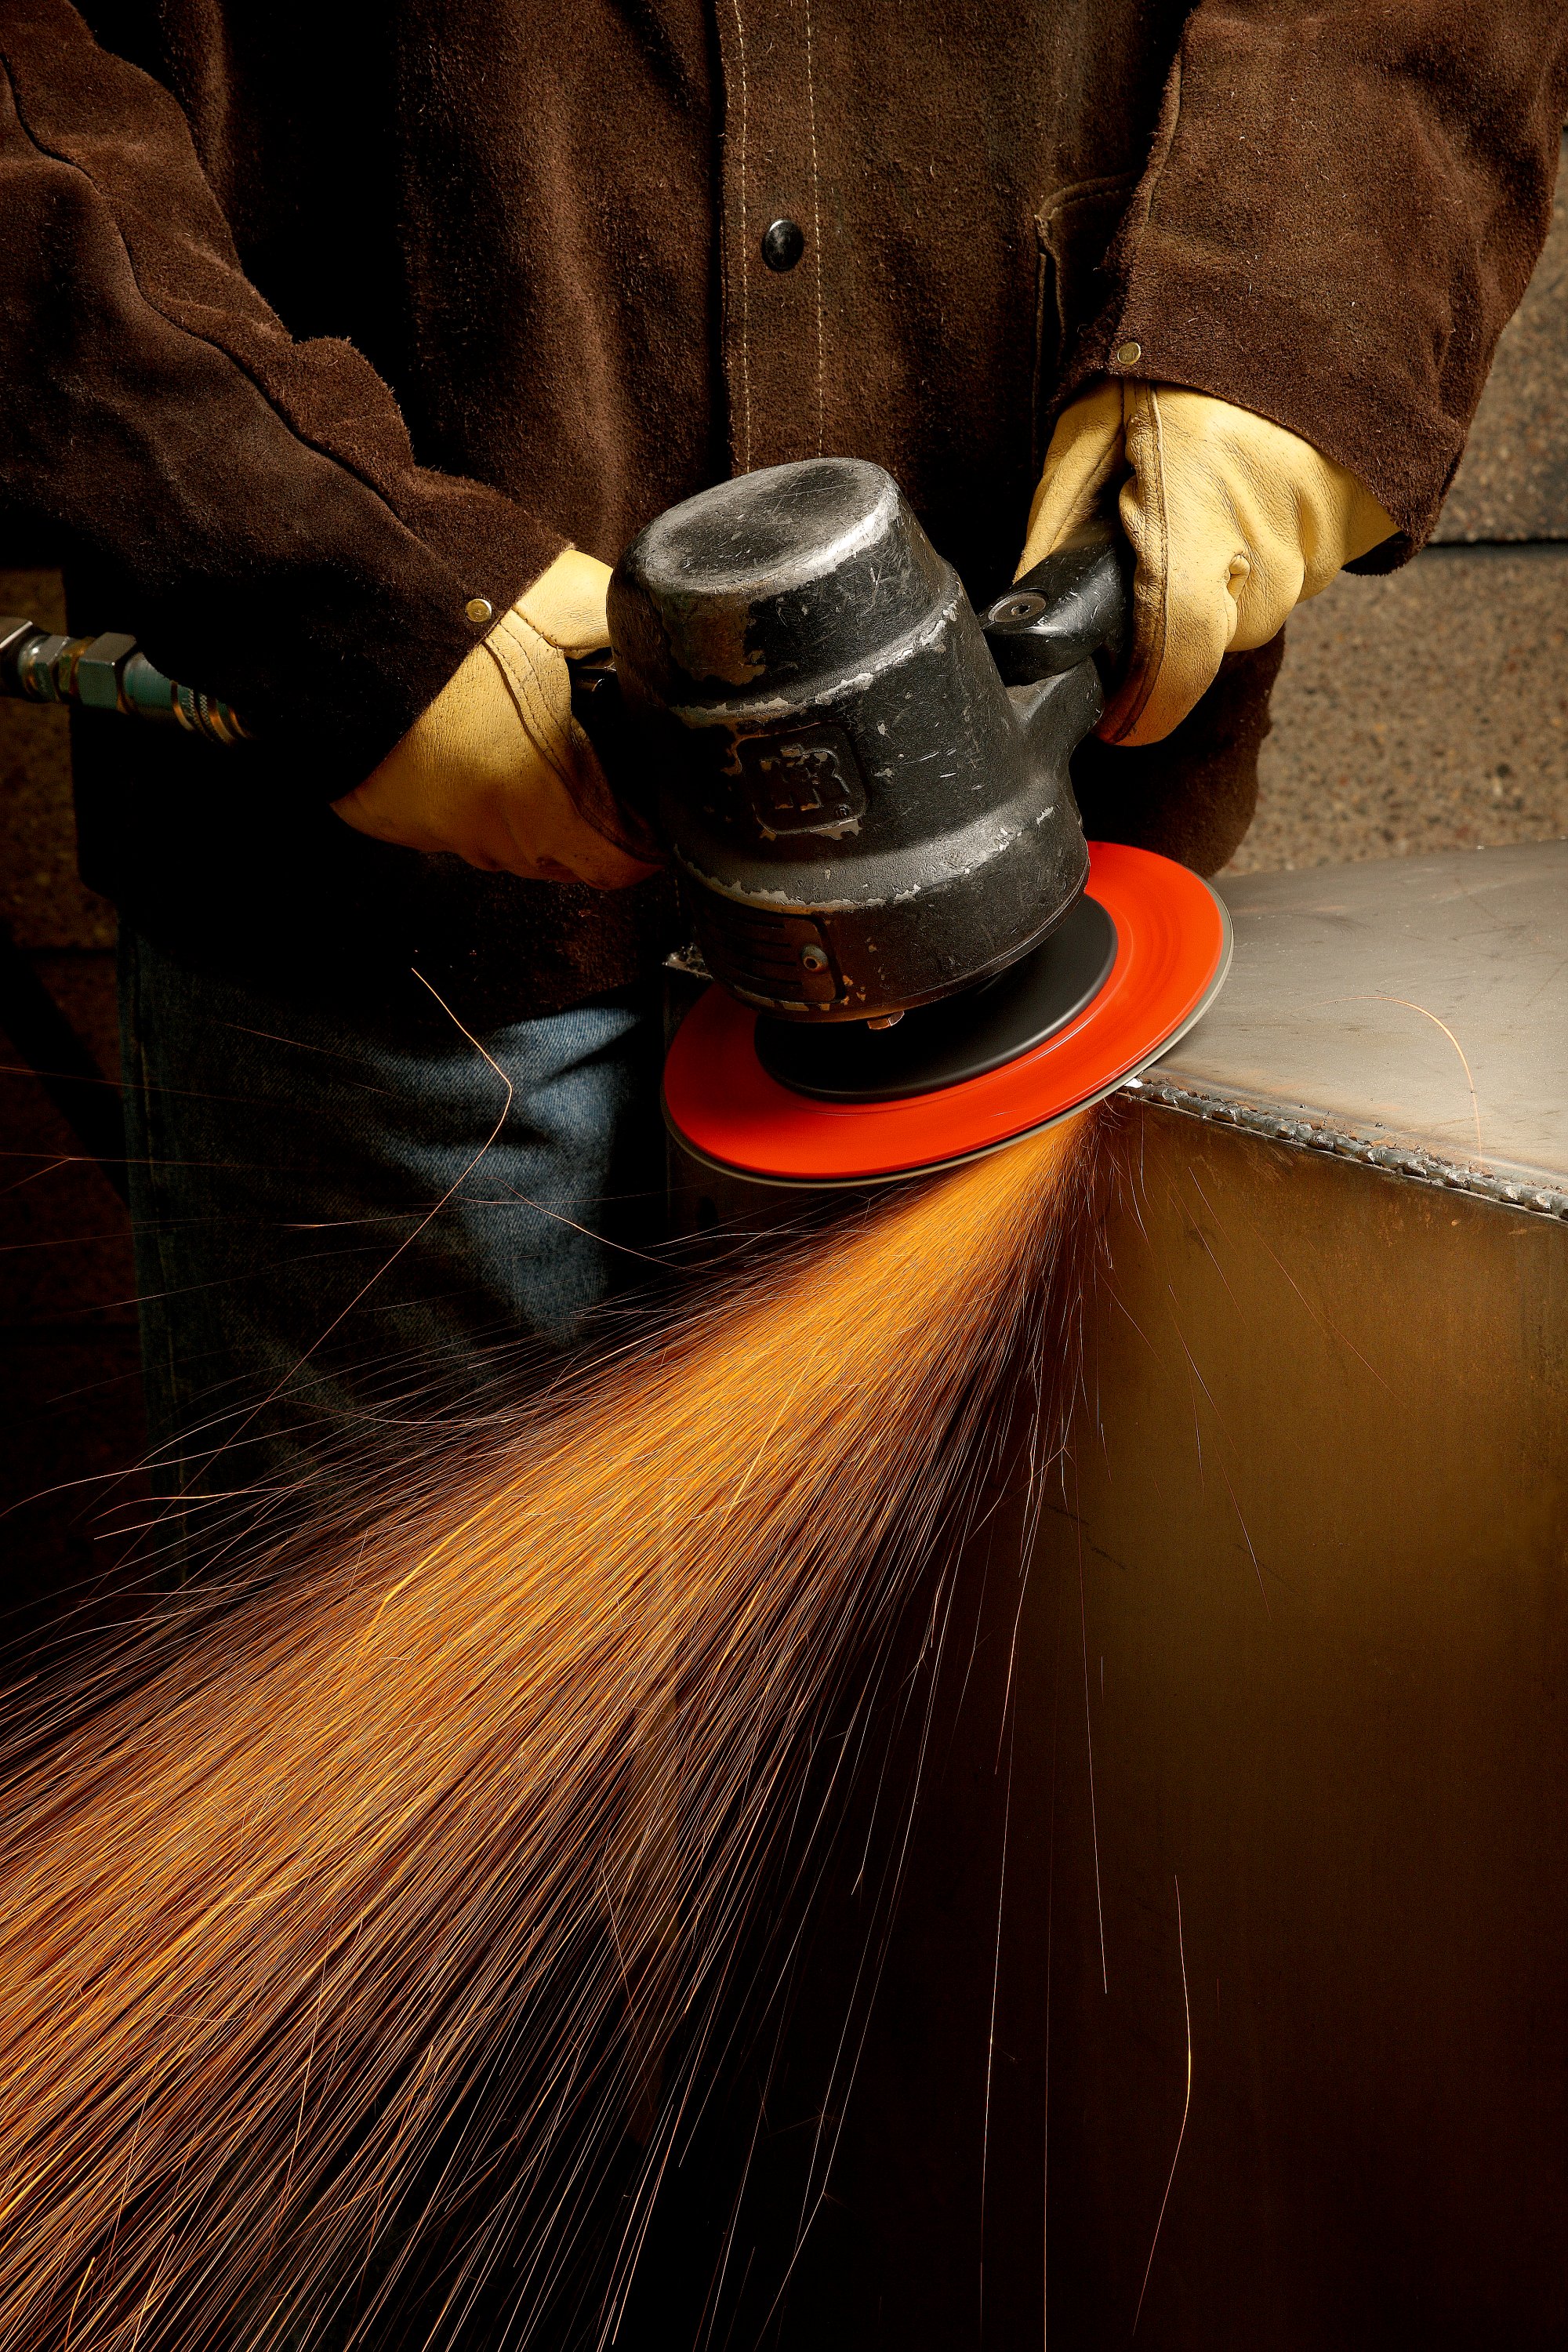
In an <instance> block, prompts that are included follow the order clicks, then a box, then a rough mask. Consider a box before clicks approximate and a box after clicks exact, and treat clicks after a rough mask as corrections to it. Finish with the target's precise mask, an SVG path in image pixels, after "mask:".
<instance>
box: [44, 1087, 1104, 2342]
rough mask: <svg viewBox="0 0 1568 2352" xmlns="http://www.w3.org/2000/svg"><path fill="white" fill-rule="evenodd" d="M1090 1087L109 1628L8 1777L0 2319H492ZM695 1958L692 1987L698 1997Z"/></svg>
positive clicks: (1037, 1276)
mask: <svg viewBox="0 0 1568 2352" xmlns="http://www.w3.org/2000/svg"><path fill="white" fill-rule="evenodd" d="M1087 1131H1088V1130H1087V1129H1086V1128H1085V1126H1084V1125H1083V1123H1081V1122H1080V1123H1079V1126H1078V1127H1077V1128H1076V1129H1069V1128H1060V1129H1055V1130H1053V1131H1052V1132H1051V1133H1049V1134H1047V1135H1045V1136H1042V1137H1039V1138H1037V1139H1033V1140H1031V1141H1029V1142H1026V1143H1024V1144H1021V1145H1016V1146H1015V1147H1014V1148H1013V1149H1012V1150H1008V1151H1006V1152H1004V1153H1002V1154H1001V1155H999V1156H998V1157H996V1158H994V1159H991V1160H984V1161H982V1162H979V1163H978V1164H976V1165H973V1166H971V1167H966V1168H962V1169H958V1170H955V1171H952V1172H951V1173H949V1174H948V1175H946V1176H944V1177H942V1178H940V1179H938V1180H936V1181H932V1182H931V1183H930V1184H927V1185H925V1186H923V1187H920V1188H914V1189H907V1190H904V1191H901V1192H895V1193H892V1194H890V1195H889V1196H888V1197H887V1198H885V1199H883V1200H881V1201H879V1202H878V1204H877V1205H876V1206H875V1207H874V1208H873V1209H871V1210H870V1211H864V1210H862V1211H858V1212H856V1213H854V1214H853V1215H852V1216H851V1217H850V1218H848V1219H847V1220H846V1221H845V1222H842V1223H839V1224H837V1226H835V1227H833V1228H832V1229H830V1230H829V1231H827V1232H826V1233H825V1234H818V1235H817V1236H816V1237H815V1238H813V1239H811V1240H808V1241H805V1242H796V1243H795V1244H791V1245H789V1246H787V1247H786V1248H785V1250H784V1252H783V1253H782V1255H780V1256H779V1257H777V1258H776V1259H775V1260H774V1261H773V1263H772V1264H771V1265H770V1267H769V1269H768V1270H767V1271H765V1272H763V1273H758V1272H755V1271H753V1272H752V1273H750V1274H748V1275H746V1276H742V1277H737V1278H731V1281H730V1282H729V1284H728V1285H727V1286H726V1287H725V1288H724V1289H723V1290H722V1291H721V1292H720V1293H719V1294H718V1295H717V1296H716V1297H714V1296H710V1297H709V1298H708V1300H707V1302H706V1303H705V1304H704V1305H703V1307H701V1309H700V1311H699V1312H696V1313H693V1314H690V1315H689V1316H688V1317H687V1318H686V1319H685V1320H684V1321H683V1322H680V1323H679V1324H678V1325H677V1326H676V1327H675V1328H665V1329H663V1330H662V1331H660V1332H658V1333H655V1334H652V1335H649V1336H647V1338H645V1339H641V1340H639V1341H638V1342H637V1344H636V1346H635V1347H633V1348H631V1349H623V1350H621V1351H620V1352H619V1353H618V1354H616V1356H614V1357H612V1358H611V1359H610V1360H607V1361H605V1362H603V1363H601V1364H600V1365H599V1366H598V1368H597V1370H595V1373H594V1375H593V1377H592V1379H591V1380H588V1381H584V1383H583V1384H582V1385H581V1386H580V1387H578V1388H577V1389H576V1390H575V1391H574V1392H572V1393H570V1394H568V1395H566V1396H565V1397H560V1396H558V1397H556V1398H554V1399H553V1400H551V1401H550V1402H548V1403H547V1404H546V1405H544V1406H543V1407H538V1408H535V1409H533V1410H531V1411H528V1410H524V1411H523V1412H521V1415H520V1418H519V1420H518V1422H517V1423H516V1425H515V1428H514V1430H513V1431H512V1432H511V1433H509V1434H508V1435H506V1436H505V1437H504V1438H500V1437H498V1438H495V1439H494V1440H493V1441H492V1442H491V1444H490V1445H489V1449H488V1452H487V1454H486V1456H485V1458H484V1459H483V1461H482V1462H480V1463H478V1464H476V1462H475V1461H474V1459H472V1458H471V1457H463V1456H455V1457H448V1458H447V1460H446V1462H445V1463H444V1465H440V1466H439V1467H438V1468H437V1470H436V1471H434V1472H433V1471H432V1470H431V1469H430V1468H429V1466H428V1465H426V1466H425V1468H423V1469H422V1470H421V1469H419V1468H417V1467H412V1468H411V1470H410V1478H411V1480H417V1481H418V1483H417V1484H416V1486H414V1487H413V1489H412V1497H411V1499H409V1500H408V1501H406V1502H405V1505H404V1507H401V1508H389V1509H387V1510H386V1511H385V1512H384V1515H383V1517H381V1519H380V1521H379V1523H378V1524H377V1525H376V1526H375V1527H374V1528H373V1529H372V1531H371V1533H370V1534H369V1535H368V1537H364V1538H362V1539H361V1540H359V1541H358V1542H356V1543H354V1544H343V1545H342V1546H341V1547H340V1549H339V1551H338V1554H337V1556H336V1557H334V1556H333V1555H332V1554H331V1552H330V1551H329V1555H328V1558H327V1559H326V1560H325V1562H324V1563H323V1562H318V1563H317V1564H316V1565H315V1567H314V1568H313V1570H312V1571H311V1574H310V1577H309V1578H306V1579H292V1580H289V1582H288V1583H287V1584H286V1585H285V1584H282V1583H279V1584H275V1585H273V1586H270V1587H263V1588H258V1589H256V1590H254V1591H251V1592H250V1593H249V1594H248V1596H247V1597H244V1598H241V1599H240V1600H238V1601H236V1602H234V1603H233V1604H232V1605H231V1606H229V1607H227V1608H226V1609H224V1610H222V1611H220V1612H217V1613H216V1614H214V1615H212V1616H210V1617H209V1618H208V1619H207V1620H205V1621H197V1622H195V1624H194V1625H188V1626H187V1627H186V1628H185V1629H184V1637H183V1639H182V1640H181V1642H180V1643H178V1645H174V1644H168V1645H167V1647H166V1651H165V1652H164V1653H163V1654H156V1653H152V1652H148V1651H146V1650H143V1651H142V1652H140V1653H139V1652H138V1651H137V1650H136V1649H135V1648H134V1646H133V1647H132V1651H131V1652H130V1654H129V1655H128V1656H126V1657H122V1658H121V1659H120V1660H119V1661H118V1662H117V1664H116V1666H115V1670H114V1671H115V1673H116V1674H117V1675H118V1676H119V1681H118V1684H117V1685H116V1688H117V1693H118V1695H117V1696H112V1697H111V1698H109V1699H104V1700H102V1701H100V1704H98V1705H97V1706H96V1707H95V1708H94V1710H93V1711H92V1712H90V1713H89V1714H86V1715H81V1716H79V1717H78V1719H76V1720H74V1721H73V1722H70V1723H66V1722H65V1721H64V1719H63V1718H62V1717H58V1716H57V1717H56V1721H55V1728H54V1730H53V1733H52V1735H51V1737H50V1738H49V1740H48V1741H47V1742H46V1743H45V1744H44V1746H43V1748H42V1749H41V1750H40V1746H39V1742H38V1735H37V1722H38V1720H39V1717H38V1714H37V1709H35V1710H34V1714H33V1717H32V1718H31V1719H32V1721H33V1724H34V1730H33V1732H32V1734H31V1735H30V1738H31V1746H30V1748H29V1750H28V1753H27V1755H26V1759H20V1758H19V1757H18V1756H17V1755H16V1753H15V1752H14V1754H13V1760H12V1764H11V1767H10V1771H9V1776H8V1780H7V1783H6V1785H5V1789H4V1791H3V1801H0V1836H3V1839H4V1853H5V1890H6V1900H5V1916H4V1922H3V1925H0V2182H3V2189H0V2344H4V2346H5V2347H7V2352H13V2347H16V2348H17V2352H20V2348H21V2347H45V2346H50V2347H55V2346H66V2345H68V2346H69V2347H72V2352H132V2347H146V2352H173V2347H175V2346H176V2345H178V2346H181V2347H190V2346H192V2345H207V2344H213V2345H220V2344H221V2345H222V2346H224V2347H227V2352H238V2347H262V2346H271V2345H283V2344H285V2343H287V2344H288V2345H289V2346H290V2347H299V2346H300V2345H308V2344H317V2343H329V2342H331V2343H336V2344H341V2343H342V2342H344V2341H351V2340H358V2339H361V2338H363V2337H366V2336H373V2337H374V2339H375V2340H376V2341H377V2342H378V2343H380V2342H385V2341H386V2340H388V2337H389V2336H390V2335H392V2334H395V2333H396V2332H398V2326H399V2318H398V2315H399V2313H400V2311H401V2310H402V2309H404V2308H405V2301H406V2297H407V2295H408V2294H409V2292H410V2282H411V2280H412V2279H413V2277H414V2276H415V2274H416V2270H417V2268H418V2264H419V2263H420V2260H421V2252H422V2250H423V2251H424V2252H426V2253H427V2252H428V2250H429V2249H430V2247H431V2246H432V2245H435V2244H438V2245H439V2246H440V2248H441V2250H442V2252H441V2259H440V2263H439V2265H438V2272H439V2291H438V2294H437V2301H436V2303H435V2305H431V2304H430V2303H429V2300H428V2294H429V2290H428V2286H427V2284H426V2286H425V2287H424V2288H423V2289H422V2296H423V2298H424V2299H423V2300H422V2302H421V2306H420V2307H421V2310H422V2313H423V2316H422V2317H421V2320H420V2322H419V2334H420V2336H421V2339H422V2340H425V2341H429V2340H432V2339H438V2340H451V2339H453V2338H455V2337H456V2336H458V2333H459V2331H460V2329H461V2327H462V2326H463V2323H464V2320H465V2316H466V2315H470V2314H472V2313H474V2312H475V2311H476V2310H477V2309H478V2308H479V2304H480V2299H481V2298H482V2297H483V2296H484V2295H485V2294H493V2293H494V2291H495V2287H496V2282H497V2280H498V2279H500V2278H503V2277H504V2281H505V2294H506V2299H507V2304H508V2308H509V2312H510V2316H511V2319H512V2322H513V2325H514V2326H515V2328H516V2331H517V2334H516V2336H514V2337H513V2340H518V2338H520V2337H522V2336H526V2335H527V2333H528V2326H529V2321H530V2317H531V2315H536V2314H537V2312H538V2311H539V2310H540V2309H541V2308H542V2307H543V2305H545V2304H546V2302H547V2301H548V2299H549V2297H550V2294H551V2293H552V2290H553V2289H554V2288H555V2286H556V2285H557V2284H558V2282H559V2280H560V2278H561V2277H562V2275H563V2265H564V2264H566V2263H569V2261H570V2259H571V2255H572V2246H573V2240H574V2233H576V2232H577V2231H578V2230H579V2228H580V2222H581V2216H582V2214H583V2213H584V2211H585V2210H586V2209H587V2206H588V2204H589V2202H590V2201H591V2197H592V2193H593V2185H594V2183H595V2180H596V2179H601V2178H602V2177H603V2175H604V2170H605V2166H606V2165H607V2164H608V2162H609V2161H610V2159H611V2157H612V2155H613V2153H614V2151H615V2150H616V2147H619V2146H620V2145H621V2144H622V2141H623V2135H624V2130H625V2126H626V2117H627V2115H628V2112H633V2111H635V2110H636V2108H637V2103H638V2100H639V2097H641V2098H643V2099H644V2100H645V2101H646V2100H647V2095H648V2086H649V2084H650V2083H651V2082H653V2081H655V2080H656V2079H657V2074H658V2053H660V2051H661V2050H662V2049H663V2048H664V2047H665V2045H666V2044H667V2043H668V2038H669V2036H670V2034H671V2032H674V2031H675V2030H676V2028H677V2027H678V2026H679V2025H681V2024H682V2021H683V2020H684V2027H683V2035H684V2040H685V2043H686V2046H687V2047H688V2049H689V2051H690V2052H692V2053H696V2054H695V2055H694V2056H692V2057H691V2059H690V2061H689V2069H688V2073H687V2076H686V2088H685V2091H684V2093H682V2092H681V2091H680V2088H679V2084H673V2085H671V2086H667V2088H666V2090H665V2093H664V2095H663V2098H662V2100H661V2101H659V2102H658V2103H657V2104H656V2105H654V2106H653V2108H652V2110H651V2112H650V2115H649V2117H648V2119H647V2123H646V2125H645V2129H646V2131H647V2134H648V2146H647V2157H646V2161H645V2167H644V2172H643V2186H642V2189H641V2190H640V2192H639V2193H638V2195H637V2196H635V2197H634V2198H633V2199H632V2200H631V2201H630V2205H629V2208H625V2209H623V2211H625V2210H630V2212H631V2215H632V2219H631V2222H630V2224H629V2225H628V2227H627V2229H626V2239H625V2244H624V2248H623V2252H622V2256H621V2259H620V2263H619V2267H618V2272H617V2275H616V2280H615V2282H613V2284H612V2286H611V2288H610V2289H609V2290H608V2296H609V2299H608V2302H607V2303H606V2304H605V2306H604V2316H603V2319H602V2322H601V2325H602V2326H603V2327H604V2328H605V2330H608V2329H609V2328H610V2326H612V2325H613V2321H614V2315H615V2308H616V2296H617V2294H620V2293H621V2292H622V2291H623V2290H624V2288H625V2284H626V2276H627V2273H628V2271H629V2268H630V2265H631V2263H632V2262H633V2260H634V2258H635V2252H636V2248H637V2242H638V2231H639V2229H640V2227H641V2226H642V2222H643V2221H644V2220H645V2219H646V2212H647V2203H648V2200H649V2197H650V2196H651V2193H652V2186H653V2184H654V2183H655V2182H656V2181H657V2179H658V2172H659V2168H660V2165H661V2164H662V2163H663V2161H664V2160H665V2159H666V2157H667V2156H668V2149H669V2147H670V2146H671V2145H672V2135H674V2134H676V2133H677V2132H678V2131H679V2127H680V2126H679V2117H680V2115H681V2112H682V2104H683V2098H684V2100H685V2102H686V2104H687V2105H688V2106H689V2103H690V2097H691V2084H692V2082H693V2080H694V2079H695V2076H696V2070H697V2069H698V2068H699V2066H700V2057H701V2050H702V2035H701V2032H696V2033H693V2032H692V2031H691V2028H692V2021H693V2018H694V2017H700V2015H701V2014H710V2013H711V2003H712V2001H713V2000H714V1998H715V1990H714V1989H715V1987H716V1986H717V1985H718V1984H719V1983H720V1982H721V1979H722V1976H723V1970H724V1965H725V1959H726V1956H727V1955H728V1954H729V1953H730V1952H731V1951H732V1949H733V1947H734V1943H735V1937H736V1934H737V1929H738V1926H739V1925H740V1924H741V1923H742V1921H743V1919H744V1917H745V1915H746V1907H747V1900H748V1895H749V1893H751V1892H752V1891H753V1890H754V1889H755V1887H756V1886H757V1884H758V1874H759V1872H760V1870H761V1869H762V1867H763V1860H764V1858H765V1856H766V1855H767V1853H768V1852H769V1849H770V1841H773V1842H774V1843H776V1840H777V1836H778V1834H779V1832H780V1827H781V1824H782V1825H784V1828H785V1830H786V1831H787V1830H788V1827H789V1824H790V1818H791V1809H792V1803H793V1802H794V1801H795V1800H796V1799H797V1798H798V1794H799V1790H800V1786H801V1778H802V1772H803V1769H804V1766H803V1759H804V1758H805V1757H806V1756H807V1755H808V1754H809V1751H810V1748H811V1746H812V1735H813V1731H814V1728H816V1727H820V1725H821V1723H822V1722H823V1720H824V1716H825V1710H826V1708H827V1707H828V1706H830V1705H831V1704H833V1703H834V1702H835V1701H837V1700H839V1699H842V1698H843V1697H844V1696H845V1695H846V1691H847V1689H848V1693H849V1696H850V1697H851V1698H853V1696H854V1687H858V1685H853V1686H851V1685H852V1683H853V1677H854V1676H858V1675H862V1674H863V1673H864V1671H865V1654H866V1649H867V1643H868V1637H869V1638H871V1639H873V1640H874V1638H875V1636H876V1633H877V1629H878V1628H879V1627H886V1626H887V1625H888V1624H889V1623H891V1622H896V1620H897V1617H898V1612H899V1611H900V1604H903V1603H906V1602H908V1601H909V1600H910V1597H911V1596H912V1595H914V1594H916V1593H917V1592H920V1591H925V1592H926V1593H928V1595H929V1591H930V1578H931V1575H932V1573H938V1574H940V1573H942V1561H943V1560H946V1559H951V1557H952V1553H953V1552H954V1551H955V1549H956V1544H957V1534H958V1532H959V1531H961V1528H962V1522H963V1517H964V1514H965V1512H966V1511H968V1510H973V1507H974V1503H975V1498H976V1496H978V1495H979V1493H980V1491H981V1488H982V1486H983V1485H984V1477H985V1475H986V1472H987V1470H988V1468H990V1467H991V1466H993V1464H994V1454H995V1450H996V1446H997V1444H998V1443H999V1441H998V1439H997V1435H996V1431H997V1427H998V1388H999V1385H1000V1384H1002V1383H1005V1387H1006V1390H1007V1391H1008V1393H1009V1394H1011V1393H1013V1392H1014V1391H1015V1390H1016V1386H1017V1382H1018V1380H1019V1376H1020V1368H1021V1367H1022V1368H1023V1370H1024V1372H1025V1374H1026V1385H1027V1375H1028V1374H1029V1371H1030V1367H1031V1365H1033V1369H1034V1370H1035V1371H1036V1372H1038V1370H1040V1366H1041V1364H1042V1363H1044V1364H1045V1366H1046V1368H1047V1370H1048V1368H1049V1363H1050V1361H1051V1360H1054V1359H1055V1357H1056V1356H1057V1354H1058V1352H1059V1332H1058V1327H1057V1326H1056V1325H1055V1324H1054V1323H1052V1322H1051V1320H1050V1318H1048V1317H1047V1315H1046V1313H1045V1309H1044V1304H1043V1302H1044V1301H1045V1300H1046V1299H1047V1297H1048V1296H1049V1292H1050V1275H1051V1268H1052V1266H1053V1264H1055V1263H1057V1262H1058V1260H1060V1259H1062V1257H1063V1256H1064V1250H1063V1244H1064V1242H1065V1241H1066V1239H1068V1237H1070V1234H1071V1232H1072V1230H1073V1228H1074V1225H1075V1221H1076V1220H1077V1216H1078V1210H1077V1203H1078V1200H1079V1194H1080V1193H1081V1191H1082V1181H1083V1171H1084V1169H1085V1168H1086V1166H1087V1164H1088V1160H1087V1155H1086V1153H1085V1152H1084V1150H1083V1149H1082V1145H1083V1139H1084V1137H1085V1135H1086V1133H1087ZM704 2003H707V2004H709V2008H708V2010H707V2011H704V2008H703V2004H704Z"/></svg>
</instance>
